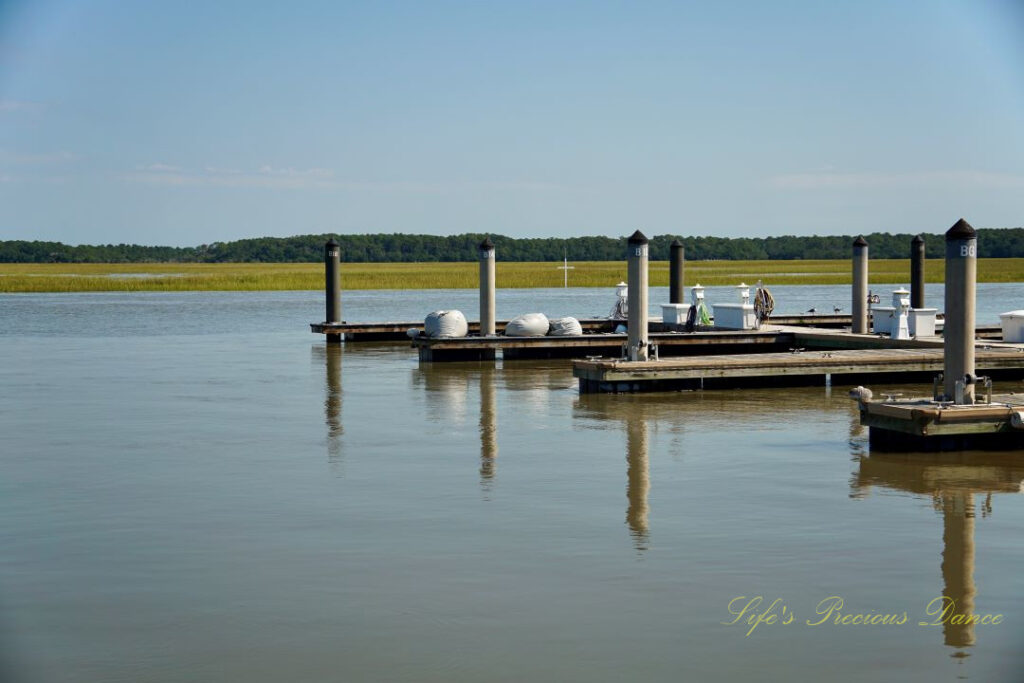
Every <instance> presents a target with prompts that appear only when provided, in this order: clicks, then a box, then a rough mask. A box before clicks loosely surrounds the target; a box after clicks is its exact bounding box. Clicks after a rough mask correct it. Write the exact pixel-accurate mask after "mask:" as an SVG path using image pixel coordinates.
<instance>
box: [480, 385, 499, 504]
mask: <svg viewBox="0 0 1024 683" xmlns="http://www.w3.org/2000/svg"><path fill="white" fill-rule="evenodd" d="M496 373H497V370H495V369H494V367H493V366H484V367H482V368H481V369H480V487H481V488H482V489H483V490H484V491H485V492H489V491H490V489H491V485H492V483H493V481H494V473H495V469H496V467H497V460H498V407H497V404H498V388H497V386H496V381H495V374H496Z"/></svg>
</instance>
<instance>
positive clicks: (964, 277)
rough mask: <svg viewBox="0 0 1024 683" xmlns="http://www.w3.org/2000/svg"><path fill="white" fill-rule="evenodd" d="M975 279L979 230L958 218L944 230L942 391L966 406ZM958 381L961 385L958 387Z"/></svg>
mask: <svg viewBox="0 0 1024 683" xmlns="http://www.w3.org/2000/svg"><path fill="white" fill-rule="evenodd" d="M977 278H978V233H977V232H976V231H975V230H974V228H972V227H971V226H970V224H969V223H968V222H967V221H965V220H964V219H963V218H961V219H960V220H958V221H957V222H956V224H955V225H954V226H953V227H952V228H950V229H949V230H948V231H947V232H946V323H945V329H944V331H943V333H942V336H943V338H944V345H945V364H944V370H943V373H944V374H943V391H944V392H945V395H946V399H947V400H954V401H955V402H956V403H963V404H965V405H971V404H973V403H974V384H973V377H974V306H975V283H976V282H977ZM958 383H960V387H957V384H958ZM958 389H961V391H958Z"/></svg>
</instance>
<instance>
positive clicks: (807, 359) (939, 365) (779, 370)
mask: <svg viewBox="0 0 1024 683" xmlns="http://www.w3.org/2000/svg"><path fill="white" fill-rule="evenodd" d="M850 336H855V335H850ZM976 362H977V365H978V368H979V369H980V370H984V371H985V373H986V374H988V375H989V376H991V377H1000V378H1020V377H1024V352H1022V351H1021V350H1018V349H1016V348H1000V349H987V350H982V349H979V350H978V351H977V353H976ZM572 371H573V376H574V377H576V378H577V380H578V382H579V390H580V393H581V394H582V393H594V392H631V391H672V390H682V389H709V388H738V387H758V386H760V387H764V386H805V385H811V386H813V385H824V384H826V382H831V383H832V384H859V383H862V382H864V381H866V380H871V381H875V382H897V383H920V382H930V381H931V380H932V379H933V378H934V376H935V375H936V373H941V372H942V371H943V350H942V348H941V344H940V347H939V348H914V349H908V348H902V349H901V348H889V349H884V348H879V349H856V350H834V351H801V352H790V353H763V354H734V355H727V356H695V357H685V358H672V359H667V360H657V361H644V362H626V361H620V360H578V361H574V362H573V370H572Z"/></svg>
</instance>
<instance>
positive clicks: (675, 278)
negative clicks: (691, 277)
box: [668, 239, 686, 304]
mask: <svg viewBox="0 0 1024 683" xmlns="http://www.w3.org/2000/svg"><path fill="white" fill-rule="evenodd" d="M669 254H670V256H669V263H668V302H669V303H670V304H682V303H686V302H685V301H684V300H683V274H684V273H685V267H686V266H685V265H684V264H685V263H686V250H685V249H684V248H683V243H682V242H680V241H679V240H678V239H676V240H673V241H672V246H671V247H669Z"/></svg>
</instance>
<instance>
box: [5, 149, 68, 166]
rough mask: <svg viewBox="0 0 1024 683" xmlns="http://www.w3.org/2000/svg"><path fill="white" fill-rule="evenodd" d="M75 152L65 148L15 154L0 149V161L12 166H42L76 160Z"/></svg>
mask: <svg viewBox="0 0 1024 683" xmlns="http://www.w3.org/2000/svg"><path fill="white" fill-rule="evenodd" d="M78 158H79V157H78V155H77V154H72V153H71V152H68V151H66V150H62V151H59V152H49V153H43V154H17V153H14V152H10V151H8V150H5V149H0V163H3V164H10V165H14V166H44V165H49V164H64V163H68V162H71V161H77V160H78Z"/></svg>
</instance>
